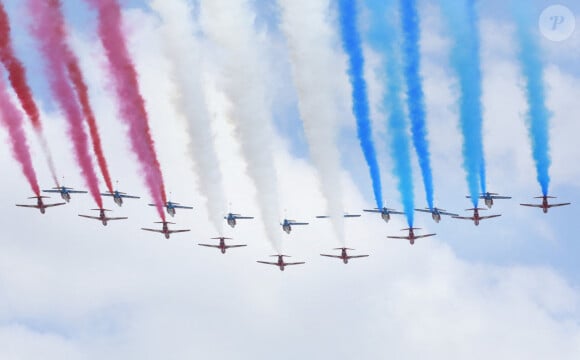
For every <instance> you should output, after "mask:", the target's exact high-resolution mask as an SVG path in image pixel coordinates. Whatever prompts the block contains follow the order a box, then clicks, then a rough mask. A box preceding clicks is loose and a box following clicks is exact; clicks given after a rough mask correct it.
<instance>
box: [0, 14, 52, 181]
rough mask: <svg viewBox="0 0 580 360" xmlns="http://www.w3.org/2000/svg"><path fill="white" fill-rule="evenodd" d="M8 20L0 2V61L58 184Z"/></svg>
mask: <svg viewBox="0 0 580 360" xmlns="http://www.w3.org/2000/svg"><path fill="white" fill-rule="evenodd" d="M10 32H11V31H10V22H9V19H8V14H7V13H6V10H5V9H4V4H2V3H0V61H2V63H3V64H4V66H5V67H6V70H8V80H9V81H10V84H12V87H13V88H14V91H15V92H16V96H17V97H18V99H19V100H20V104H21V105H22V108H23V109H24V111H25V112H26V115H28V118H29V119H30V122H31V123H32V126H33V128H34V130H35V132H36V135H37V136H38V139H39V140H40V145H41V146H42V150H43V152H44V154H45V156H46V161H47V162H48V167H49V169H50V172H51V174H52V178H53V180H54V182H55V184H56V185H57V186H58V177H57V176H56V170H55V167H54V162H53V161H52V154H51V152H50V149H49V147H48V144H47V142H46V139H45V137H44V134H43V132H42V123H41V122H40V115H39V111H38V108H37V107H36V103H35V102H34V97H33V96H32V91H30V87H29V86H28V81H27V79H26V70H25V69H24V66H23V65H22V63H21V62H20V60H18V58H16V56H15V55H14V49H13V47H12V41H11V38H10Z"/></svg>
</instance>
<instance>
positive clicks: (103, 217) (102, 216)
mask: <svg viewBox="0 0 580 360" xmlns="http://www.w3.org/2000/svg"><path fill="white" fill-rule="evenodd" d="M91 210H95V211H99V216H89V215H80V214H79V216H80V217H84V218H87V219H94V220H100V221H101V222H102V223H103V225H104V226H107V223H108V221H109V220H127V219H128V218H127V217H107V216H106V215H105V211H111V210H108V209H103V208H100V209H91Z"/></svg>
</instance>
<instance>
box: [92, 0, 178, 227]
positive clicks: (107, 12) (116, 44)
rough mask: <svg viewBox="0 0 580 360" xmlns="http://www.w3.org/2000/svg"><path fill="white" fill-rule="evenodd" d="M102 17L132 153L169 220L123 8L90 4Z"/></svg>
mask: <svg viewBox="0 0 580 360" xmlns="http://www.w3.org/2000/svg"><path fill="white" fill-rule="evenodd" d="M87 1H88V2H89V3H90V4H91V5H92V6H93V7H94V8H95V9H96V10H97V11H98V13H99V29H98V31H99V36H100V38H101V41H102V43H103V47H104V48H105V51H106V53H107V58H108V60H109V71H110V73H111V74H112V76H113V79H114V86H115V89H116V91H117V97H118V99H119V105H120V112H121V115H122V118H123V119H124V121H125V122H126V123H127V124H128V125H129V138H130V139H131V145H132V150H133V152H135V154H136V155H137V157H138V159H139V162H140V163H141V170H142V172H143V173H144V174H145V180H146V182H147V186H148V187H149V192H150V194H151V196H152V197H153V199H154V201H155V204H157V211H158V212H159V216H160V217H161V218H162V219H165V213H164V212H163V204H165V202H166V201H167V198H166V195H165V185H164V184H163V175H162V174H161V166H160V165H159V161H158V160H157V154H156V153H155V146H154V143H153V138H152V137H151V130H150V129H149V122H148V115H147V111H146V110H145V101H144V100H143V97H142V96H141V94H140V92H139V83H138V80H137V72H136V71H135V66H134V65H133V62H132V61H131V58H130V56H129V52H128V50H127V45H126V44H125V39H124V37H123V33H122V31H121V26H122V24H121V8H120V7H119V4H118V2H117V1H116V0H87Z"/></svg>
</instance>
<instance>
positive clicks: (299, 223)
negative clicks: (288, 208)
mask: <svg viewBox="0 0 580 360" xmlns="http://www.w3.org/2000/svg"><path fill="white" fill-rule="evenodd" d="M290 225H308V223H307V222H291V223H290Z"/></svg>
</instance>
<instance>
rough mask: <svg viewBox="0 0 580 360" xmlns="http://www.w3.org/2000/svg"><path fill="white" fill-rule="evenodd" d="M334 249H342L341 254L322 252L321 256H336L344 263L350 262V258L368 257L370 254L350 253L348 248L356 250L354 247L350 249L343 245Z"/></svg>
mask: <svg viewBox="0 0 580 360" xmlns="http://www.w3.org/2000/svg"><path fill="white" fill-rule="evenodd" d="M333 250H340V255H327V254H320V256H326V257H331V258H336V259H341V260H342V262H343V263H345V264H348V260H350V259H356V258H363V257H367V256H368V255H348V254H347V253H346V251H347V250H354V249H349V248H346V247H342V248H336V249H333Z"/></svg>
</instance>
